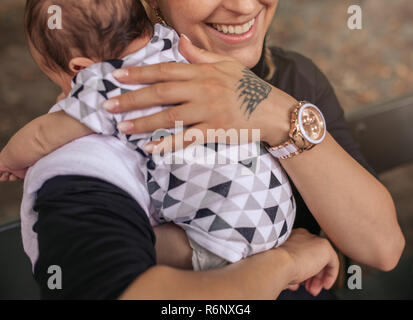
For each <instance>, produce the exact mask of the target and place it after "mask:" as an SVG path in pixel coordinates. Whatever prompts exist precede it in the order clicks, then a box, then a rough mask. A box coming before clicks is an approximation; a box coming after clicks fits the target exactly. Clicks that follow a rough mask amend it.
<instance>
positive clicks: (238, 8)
mask: <svg viewBox="0 0 413 320" xmlns="http://www.w3.org/2000/svg"><path fill="white" fill-rule="evenodd" d="M259 6H260V1H259V0H223V7H224V8H225V9H226V10H228V11H231V12H233V13H236V14H238V15H251V14H253V13H256V11H257V8H258V7H259Z"/></svg>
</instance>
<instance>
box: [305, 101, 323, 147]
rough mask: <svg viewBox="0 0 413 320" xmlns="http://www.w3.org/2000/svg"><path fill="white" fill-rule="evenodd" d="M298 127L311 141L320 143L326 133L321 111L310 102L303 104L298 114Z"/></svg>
mask: <svg viewBox="0 0 413 320" xmlns="http://www.w3.org/2000/svg"><path fill="white" fill-rule="evenodd" d="M299 122H300V128H301V131H302V133H303V134H304V136H305V138H306V139H307V140H309V141H310V142H311V143H320V142H321V140H323V139H324V136H325V134H326V128H325V120H324V117H323V114H322V113H321V111H320V110H319V109H318V108H317V107H316V106H314V105H312V104H307V105H304V106H303V107H302V108H301V110H300V115H299Z"/></svg>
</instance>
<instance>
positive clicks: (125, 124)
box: [118, 121, 133, 132]
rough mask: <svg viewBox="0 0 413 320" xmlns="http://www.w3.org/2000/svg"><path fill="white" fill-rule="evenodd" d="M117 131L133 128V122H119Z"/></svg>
mask: <svg viewBox="0 0 413 320" xmlns="http://www.w3.org/2000/svg"><path fill="white" fill-rule="evenodd" d="M118 129H119V131H122V132H127V131H129V130H132V129H133V123H132V122H130V121H125V122H121V123H119V124H118Z"/></svg>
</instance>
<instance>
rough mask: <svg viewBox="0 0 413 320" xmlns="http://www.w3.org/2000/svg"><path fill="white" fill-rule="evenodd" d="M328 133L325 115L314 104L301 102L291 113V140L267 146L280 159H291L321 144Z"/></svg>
mask: <svg viewBox="0 0 413 320" xmlns="http://www.w3.org/2000/svg"><path fill="white" fill-rule="evenodd" d="M326 133H327V126H326V121H325V119H324V116H323V113H322V112H321V111H320V109H319V108H317V107H316V106H315V105H314V104H312V103H309V102H307V101H301V102H299V103H298V105H297V106H295V107H294V109H293V110H292V112H291V127H290V132H289V134H288V135H289V139H288V140H287V141H286V142H285V143H282V144H280V145H278V146H275V147H272V146H269V145H268V144H265V145H266V147H267V150H268V152H269V153H271V154H272V155H273V156H274V157H276V158H278V159H289V158H292V157H294V156H296V155H298V154H300V153H302V152H304V151H306V150H310V149H311V148H313V147H314V146H315V145H317V144H320V143H321V142H322V141H323V140H324V138H325V136H326Z"/></svg>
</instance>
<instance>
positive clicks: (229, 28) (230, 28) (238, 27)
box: [211, 18, 255, 34]
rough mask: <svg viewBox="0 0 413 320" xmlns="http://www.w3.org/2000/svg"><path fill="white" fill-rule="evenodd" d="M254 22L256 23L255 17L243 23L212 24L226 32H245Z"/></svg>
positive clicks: (220, 30) (216, 28)
mask: <svg viewBox="0 0 413 320" xmlns="http://www.w3.org/2000/svg"><path fill="white" fill-rule="evenodd" d="M254 23H255V18H254V19H252V20H250V21H248V22H247V23H244V24H242V25H230V24H215V23H214V24H212V25H211V26H212V27H213V28H214V29H215V30H218V31H219V32H222V33H225V34H244V33H247V32H248V31H250V30H251V28H252V26H253V25H254Z"/></svg>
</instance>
